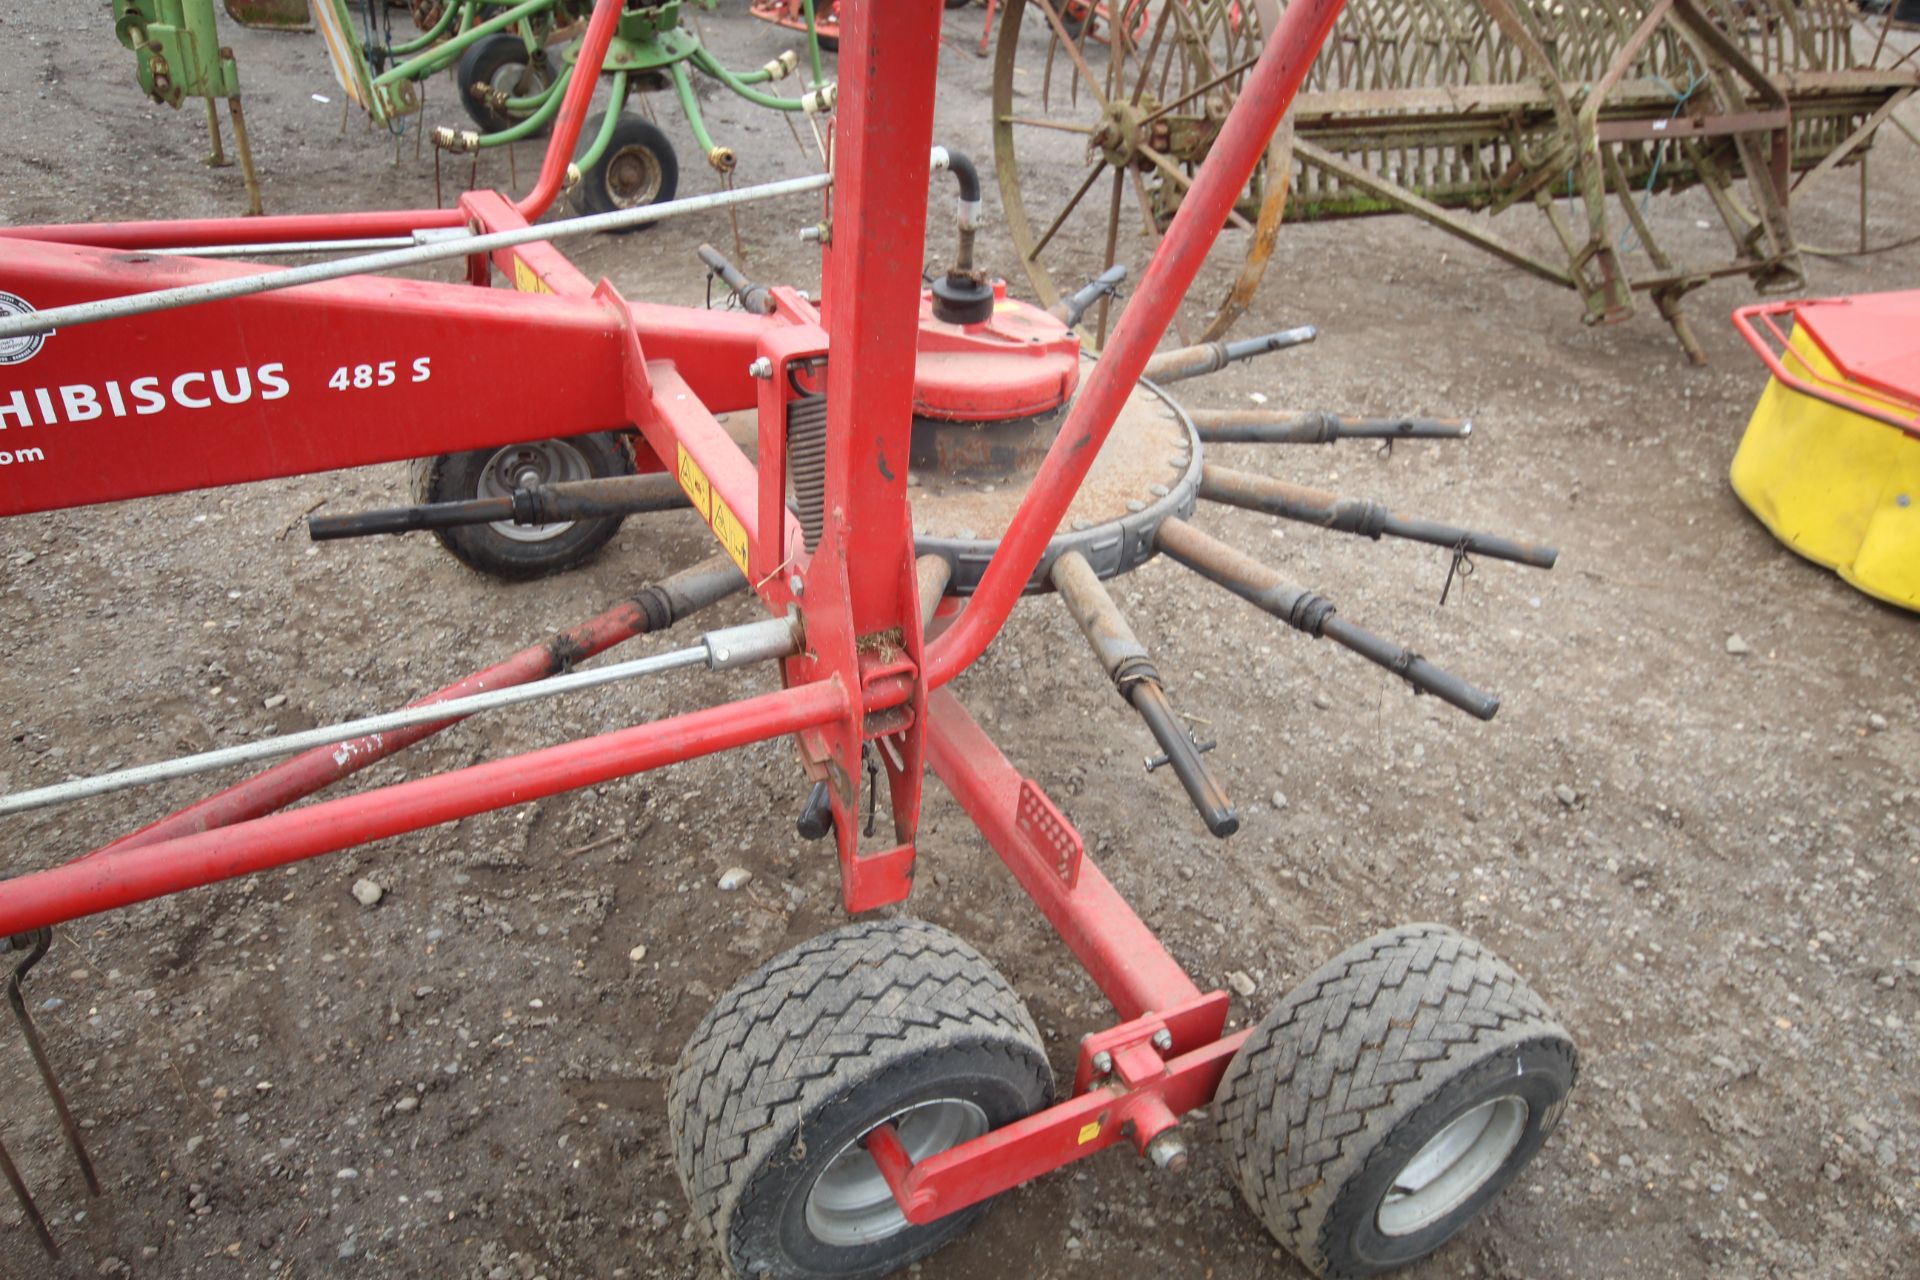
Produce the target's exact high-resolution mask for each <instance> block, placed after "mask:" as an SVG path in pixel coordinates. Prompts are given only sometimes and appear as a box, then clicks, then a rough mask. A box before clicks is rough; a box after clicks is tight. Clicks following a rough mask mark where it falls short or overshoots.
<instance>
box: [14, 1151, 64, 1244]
mask: <svg viewBox="0 0 1920 1280" xmlns="http://www.w3.org/2000/svg"><path fill="white" fill-rule="evenodd" d="M0 1173H3V1174H5V1175H6V1178H7V1184H8V1185H9V1186H11V1187H12V1188H13V1195H14V1199H16V1200H18V1201H19V1202H20V1209H21V1211H22V1212H23V1213H25V1214H26V1215H27V1221H28V1222H30V1223H32V1224H33V1234H35V1235H36V1236H39V1237H40V1247H41V1248H43V1249H45V1250H46V1251H47V1256H48V1257H49V1258H57V1257H59V1256H60V1245H59V1243H58V1242H57V1241H56V1240H54V1238H53V1232H51V1231H49V1230H47V1220H46V1219H45V1218H43V1217H41V1216H40V1206H38V1205H36V1204H35V1203H34V1202H33V1193H32V1192H30V1191H28V1190H27V1184H26V1183H25V1182H24V1181H22V1180H21V1177H20V1170H19V1169H17V1168H15V1167H14V1163H13V1157H12V1156H10V1155H8V1154H7V1146H6V1144H5V1143H4V1142H0Z"/></svg>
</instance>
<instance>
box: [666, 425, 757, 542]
mask: <svg viewBox="0 0 1920 1280" xmlns="http://www.w3.org/2000/svg"><path fill="white" fill-rule="evenodd" d="M676 473H677V475H678V477H679V480H680V488H681V490H682V491H684V492H685V493H686V495H687V501H689V502H691V503H692V504H693V509H694V510H695V511H698V512H699V513H700V518H701V519H702V520H705V521H706V522H707V526H708V527H709V528H711V529H712V530H713V536H714V537H716V538H718V539H720V545H721V546H722V547H723V548H725V549H726V553H727V554H728V555H729V556H731V557H733V562H734V563H735V564H737V565H739V566H740V572H742V573H745V572H746V571H747V528H746V526H745V525H743V524H741V523H740V517H739V516H736V515H734V514H733V508H732V507H729V506H728V505H727V500H726V499H725V498H722V497H721V496H720V495H719V494H717V493H715V492H714V491H713V484H712V482H711V481H709V480H708V479H707V473H706V472H704V471H702V470H701V469H700V464H699V463H698V462H695V461H694V460H693V455H692V454H690V453H688V452H687V446H685V445H684V444H683V445H680V446H679V466H678V467H677V468H676Z"/></svg>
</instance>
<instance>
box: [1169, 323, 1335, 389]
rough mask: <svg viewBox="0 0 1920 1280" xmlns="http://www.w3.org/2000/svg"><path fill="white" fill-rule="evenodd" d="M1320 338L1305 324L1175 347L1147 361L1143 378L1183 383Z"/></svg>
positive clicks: (1317, 333) (1317, 331) (1317, 332)
mask: <svg viewBox="0 0 1920 1280" xmlns="http://www.w3.org/2000/svg"><path fill="white" fill-rule="evenodd" d="M1319 336H1320V331H1319V330H1318V329H1316V328H1314V327H1313V326H1312V325H1310V324H1303V325H1300V326H1299V327H1297V328H1293V329H1281V330H1280V331H1278V332H1277V333H1263V334H1261V335H1260V336H1259V337H1257V338H1242V339H1240V340H1239V341H1237V342H1202V343H1199V344H1198V345H1196V346H1191V347H1176V348H1174V349H1173V350H1172V351H1162V352H1161V353H1160V354H1159V355H1156V356H1154V357H1153V358H1152V359H1151V360H1149V361H1147V366H1146V368H1145V369H1143V370H1142V371H1141V373H1140V376H1141V377H1142V378H1145V379H1146V380H1147V381H1149V382H1158V383H1167V382H1184V381H1185V380H1186V379H1188V378H1198V377H1199V376H1201V375H1202V374H1207V373H1218V372H1219V371H1220V370H1222V369H1224V368H1226V367H1227V366H1228V365H1230V364H1233V363H1234V362H1235V361H1238V360H1251V359H1253V357H1255V356H1263V355H1266V354H1267V353H1268V352H1269V351H1285V350H1286V349H1287V348H1288V347H1297V346H1299V345H1300V344H1301V343H1304V342H1312V341H1313V340H1314V339H1315V338H1317V337H1319Z"/></svg>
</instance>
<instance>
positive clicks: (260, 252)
mask: <svg viewBox="0 0 1920 1280" xmlns="http://www.w3.org/2000/svg"><path fill="white" fill-rule="evenodd" d="M472 238H473V233H472V232H470V231H463V232H461V233H460V234H459V235H457V236H454V237H451V239H456V240H459V241H460V242H461V243H463V244H464V243H466V242H467V241H468V240H470V239H472ZM424 243H427V242H426V241H423V240H420V239H417V238H416V237H414V236H369V237H367V238H366V239H364V240H270V241H268V242H266V243H265V244H200V245H182V246H180V247H177V248H172V249H142V250H140V252H141V253H143V254H146V255H147V256H148V257H151V258H271V257H273V256H275V255H277V254H288V253H361V252H364V251H366V250H368V249H404V248H406V247H407V246H408V245H415V244H424ZM436 243H438V242H437V241H436Z"/></svg>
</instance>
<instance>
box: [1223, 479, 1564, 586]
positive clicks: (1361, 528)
mask: <svg viewBox="0 0 1920 1280" xmlns="http://www.w3.org/2000/svg"><path fill="white" fill-rule="evenodd" d="M1200 496H1201V497H1203V498H1205V499H1207V500H1208V501H1210V502H1219V503H1224V504H1225V505H1227V506H1230V507H1242V508H1245V509H1246V510H1248V511H1260V512H1264V513H1265V514H1267V515H1270V516H1279V517H1281V518H1282V519H1284V520H1298V521H1300V522H1301V523H1303V524H1311V525H1318V526H1319V527H1320V528H1322V529H1332V530H1335V531H1336V532H1339V533H1351V534H1356V535H1358V536H1360V537H1363V538H1373V539H1375V540H1376V541H1377V540H1378V539H1379V538H1380V537H1382V536H1383V535H1390V536H1392V537H1395V538H1407V539H1409V540H1411V541H1414V542H1427V543H1431V544H1432V545H1434V546H1436V547H1446V548H1448V549H1449V550H1451V551H1454V552H1459V553H1467V554H1471V555H1479V556H1489V557H1491V558H1492V559H1495V560H1511V561H1513V562H1514V563H1515V564H1524V565H1530V566H1532V567H1533V568H1535V569H1551V568H1553V565H1554V561H1556V560H1558V559H1559V558H1560V553H1559V552H1558V551H1556V550H1555V549H1554V548H1552V547H1549V546H1546V545H1544V544H1542V543H1537V542H1519V541H1516V540H1514V539H1512V538H1503V537H1501V536H1500V535H1499V534H1495V533H1481V532H1479V531H1477V530H1474V529H1463V528H1461V527H1459V526H1458V525H1451V524H1441V523H1440V522H1439V521H1436V520H1420V519H1415V518H1413V517H1409V516H1402V515H1396V514H1395V513H1394V512H1392V511H1390V510H1388V509H1387V508H1386V507H1385V506H1383V505H1381V504H1380V503H1378V502H1367V501H1365V500H1363V499H1360V498H1343V497H1341V496H1340V495H1338V494H1336V493H1329V492H1327V491H1326V490H1325V489H1314V488H1309V487H1308V486H1306V485H1303V484H1293V483H1291V482H1289V481H1286V480H1276V479H1274V478H1272V477H1271V476H1260V475H1254V474H1253V473H1252V472H1250V471H1236V470H1234V469H1232V468H1231V467H1216V466H1212V465H1206V466H1203V467H1201V469H1200Z"/></svg>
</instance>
